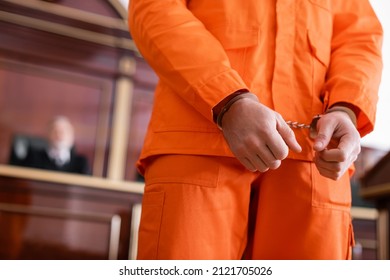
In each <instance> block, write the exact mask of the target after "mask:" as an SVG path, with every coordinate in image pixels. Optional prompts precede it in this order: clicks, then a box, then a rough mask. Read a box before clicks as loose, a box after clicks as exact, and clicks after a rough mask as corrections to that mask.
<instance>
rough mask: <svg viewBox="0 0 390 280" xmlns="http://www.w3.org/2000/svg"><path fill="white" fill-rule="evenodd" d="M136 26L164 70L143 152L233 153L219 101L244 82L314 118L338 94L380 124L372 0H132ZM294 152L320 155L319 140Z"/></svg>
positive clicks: (363, 130)
mask: <svg viewBox="0 0 390 280" xmlns="http://www.w3.org/2000/svg"><path fill="white" fill-rule="evenodd" d="M129 28H130V32H131V35H132V38H133V39H134V41H135V43H136V45H137V47H138V48H139V50H140V52H141V54H142V55H143V56H144V58H145V59H146V60H147V61H148V63H149V64H150V65H151V67H152V68H153V69H154V70H155V72H156V73H157V75H158V77H159V83H158V85H157V88H156V92H155V102H154V107H153V113H152V117H151V121H150V124H149V128H148V132H147V135H146V139H145V143H144V147H143V150H142V153H141V156H140V161H139V167H140V170H141V171H142V170H143V164H144V159H146V158H147V157H149V156H152V155H158V154H197V155H215V156H233V155H232V153H231V151H230V150H229V148H228V146H227V144H226V142H225V140H224V138H223V135H222V133H221V131H220V130H219V129H218V128H217V126H216V124H215V123H214V122H213V114H212V109H213V107H214V106H215V105H217V104H218V103H219V102H221V101H222V100H223V99H224V98H225V97H227V96H229V95H230V94H232V93H234V92H236V91H237V90H241V89H247V90H249V91H251V92H253V93H255V94H256V95H257V96H258V98H259V100H260V102H262V103H263V104H265V105H266V106H268V107H270V108H272V109H274V110H275V111H277V112H278V113H280V114H281V115H282V116H283V118H284V119H285V120H292V121H298V122H301V123H310V122H311V120H312V118H313V116H315V115H317V114H321V113H323V112H324V111H325V110H326V109H327V108H328V107H330V106H332V105H333V104H335V103H338V102H347V103H349V104H352V105H354V106H356V107H357V108H358V109H359V110H360V112H359V114H358V130H359V132H360V134H361V136H364V135H365V134H367V133H369V132H370V131H371V130H372V129H373V126H374V121H375V111H376V104H377V99H378V96H377V92H378V87H379V83H380V76H381V70H382V61H381V42H382V28H381V25H380V23H379V21H378V19H377V17H376V15H375V14H374V12H373V10H372V8H371V6H370V4H369V1H368V0H261V1H259V0H245V1H244V0H243V1H234V0H218V1H214V0H187V1H186V0H164V1H162V0H131V1H130V7H129ZM295 134H296V137H297V140H298V142H299V143H300V145H301V146H302V148H303V151H302V152H301V153H299V154H294V153H292V152H290V154H289V158H293V159H300V160H312V158H313V149H312V140H311V139H310V137H309V136H308V131H306V130H302V129H301V130H296V133H295Z"/></svg>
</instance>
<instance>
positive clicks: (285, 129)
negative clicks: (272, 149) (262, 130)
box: [277, 121, 302, 153]
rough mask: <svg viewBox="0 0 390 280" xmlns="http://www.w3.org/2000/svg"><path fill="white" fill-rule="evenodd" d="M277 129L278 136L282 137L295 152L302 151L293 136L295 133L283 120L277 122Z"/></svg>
mask: <svg viewBox="0 0 390 280" xmlns="http://www.w3.org/2000/svg"><path fill="white" fill-rule="evenodd" d="M277 130H278V132H279V134H280V136H281V137H282V138H283V140H284V142H285V143H286V145H287V146H288V147H289V148H290V149H291V150H292V151H293V152H296V153H300V152H302V148H301V146H300V145H299V143H298V141H297V139H296V138H295V134H294V132H293V131H292V129H291V128H290V127H289V126H288V125H287V124H286V123H285V122H284V121H282V122H279V123H278V127H277Z"/></svg>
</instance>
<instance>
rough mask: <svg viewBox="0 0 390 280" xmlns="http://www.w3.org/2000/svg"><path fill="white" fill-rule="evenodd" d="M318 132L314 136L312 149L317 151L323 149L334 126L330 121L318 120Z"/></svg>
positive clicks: (327, 143) (330, 137) (329, 138)
mask: <svg viewBox="0 0 390 280" xmlns="http://www.w3.org/2000/svg"><path fill="white" fill-rule="evenodd" d="M317 129H318V133H317V136H316V137H315V138H314V146H313V148H314V150H315V151H317V152H320V151H323V150H324V149H325V148H326V147H327V146H328V145H329V143H330V141H331V139H332V136H333V133H334V129H335V128H334V126H333V125H332V123H331V122H320V121H319V122H318V124H317Z"/></svg>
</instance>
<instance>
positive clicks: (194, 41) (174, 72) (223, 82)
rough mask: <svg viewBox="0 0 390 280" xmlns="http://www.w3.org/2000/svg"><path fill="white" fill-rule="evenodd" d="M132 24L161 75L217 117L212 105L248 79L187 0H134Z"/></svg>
mask: <svg viewBox="0 0 390 280" xmlns="http://www.w3.org/2000/svg"><path fill="white" fill-rule="evenodd" d="M129 28H130V33H131V35H132V38H133V39H134V41H135V43H136V45H137V47H138V49H139V50H140V52H141V54H142V55H143V57H144V58H145V60H146V61H148V63H149V64H150V65H151V67H152V68H153V69H154V71H155V72H156V73H157V75H158V77H159V78H160V80H161V81H162V82H163V83H164V84H166V85H168V86H169V87H170V88H171V89H172V90H173V91H174V92H175V93H177V94H179V95H181V96H182V98H183V99H184V100H186V101H187V102H188V103H189V104H190V105H191V106H193V107H194V108H195V109H196V110H198V111H199V112H200V113H201V114H203V115H204V116H205V117H206V118H208V119H210V121H212V108H213V107H214V106H215V105H216V104H217V103H219V102H220V101H221V100H223V99H224V98H225V97H226V96H228V95H229V94H231V93H233V92H236V91H237V90H240V89H245V88H246V85H245V83H244V82H243V80H242V78H241V77H240V76H239V74H238V73H237V72H236V71H235V70H234V69H232V68H231V65H230V62H229V59H228V57H227V55H226V52H225V50H224V48H223V46H222V45H221V43H220V42H219V41H218V40H217V39H216V38H215V37H214V36H213V35H212V34H211V33H210V32H209V31H208V30H207V29H206V28H205V27H204V25H203V24H202V22H200V21H199V20H198V19H197V18H196V17H195V16H194V15H193V14H192V13H191V11H190V10H189V9H188V8H187V3H186V1H185V0H164V1H162V0H131V1H130V6H129Z"/></svg>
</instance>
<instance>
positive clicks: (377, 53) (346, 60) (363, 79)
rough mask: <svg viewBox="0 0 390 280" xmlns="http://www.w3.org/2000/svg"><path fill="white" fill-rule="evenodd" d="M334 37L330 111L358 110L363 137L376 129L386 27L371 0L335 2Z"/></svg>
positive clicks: (328, 87) (327, 86) (329, 77)
mask: <svg viewBox="0 0 390 280" xmlns="http://www.w3.org/2000/svg"><path fill="white" fill-rule="evenodd" d="M332 12H333V37H332V46H331V60H330V67H329V70H328V74H327V82H326V84H325V92H326V94H327V95H328V96H326V97H325V98H326V99H327V100H328V102H327V103H328V107H330V106H332V105H333V104H336V103H340V102H345V103H349V104H352V105H353V106H355V107H356V108H358V111H359V113H358V118H357V127H358V130H359V133H360V135H361V136H364V135H365V134H367V133H369V132H371V131H372V130H373V127H374V122H375V113H376V105H377V101H378V88H379V84H380V79H381V72H382V58H381V48H382V35H383V31H382V27H381V24H380V22H379V21H378V19H377V17H376V15H375V13H374V11H373V9H372V7H371V5H370V3H369V1H368V0H359V1H355V0H343V1H340V0H333V11H332Z"/></svg>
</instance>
